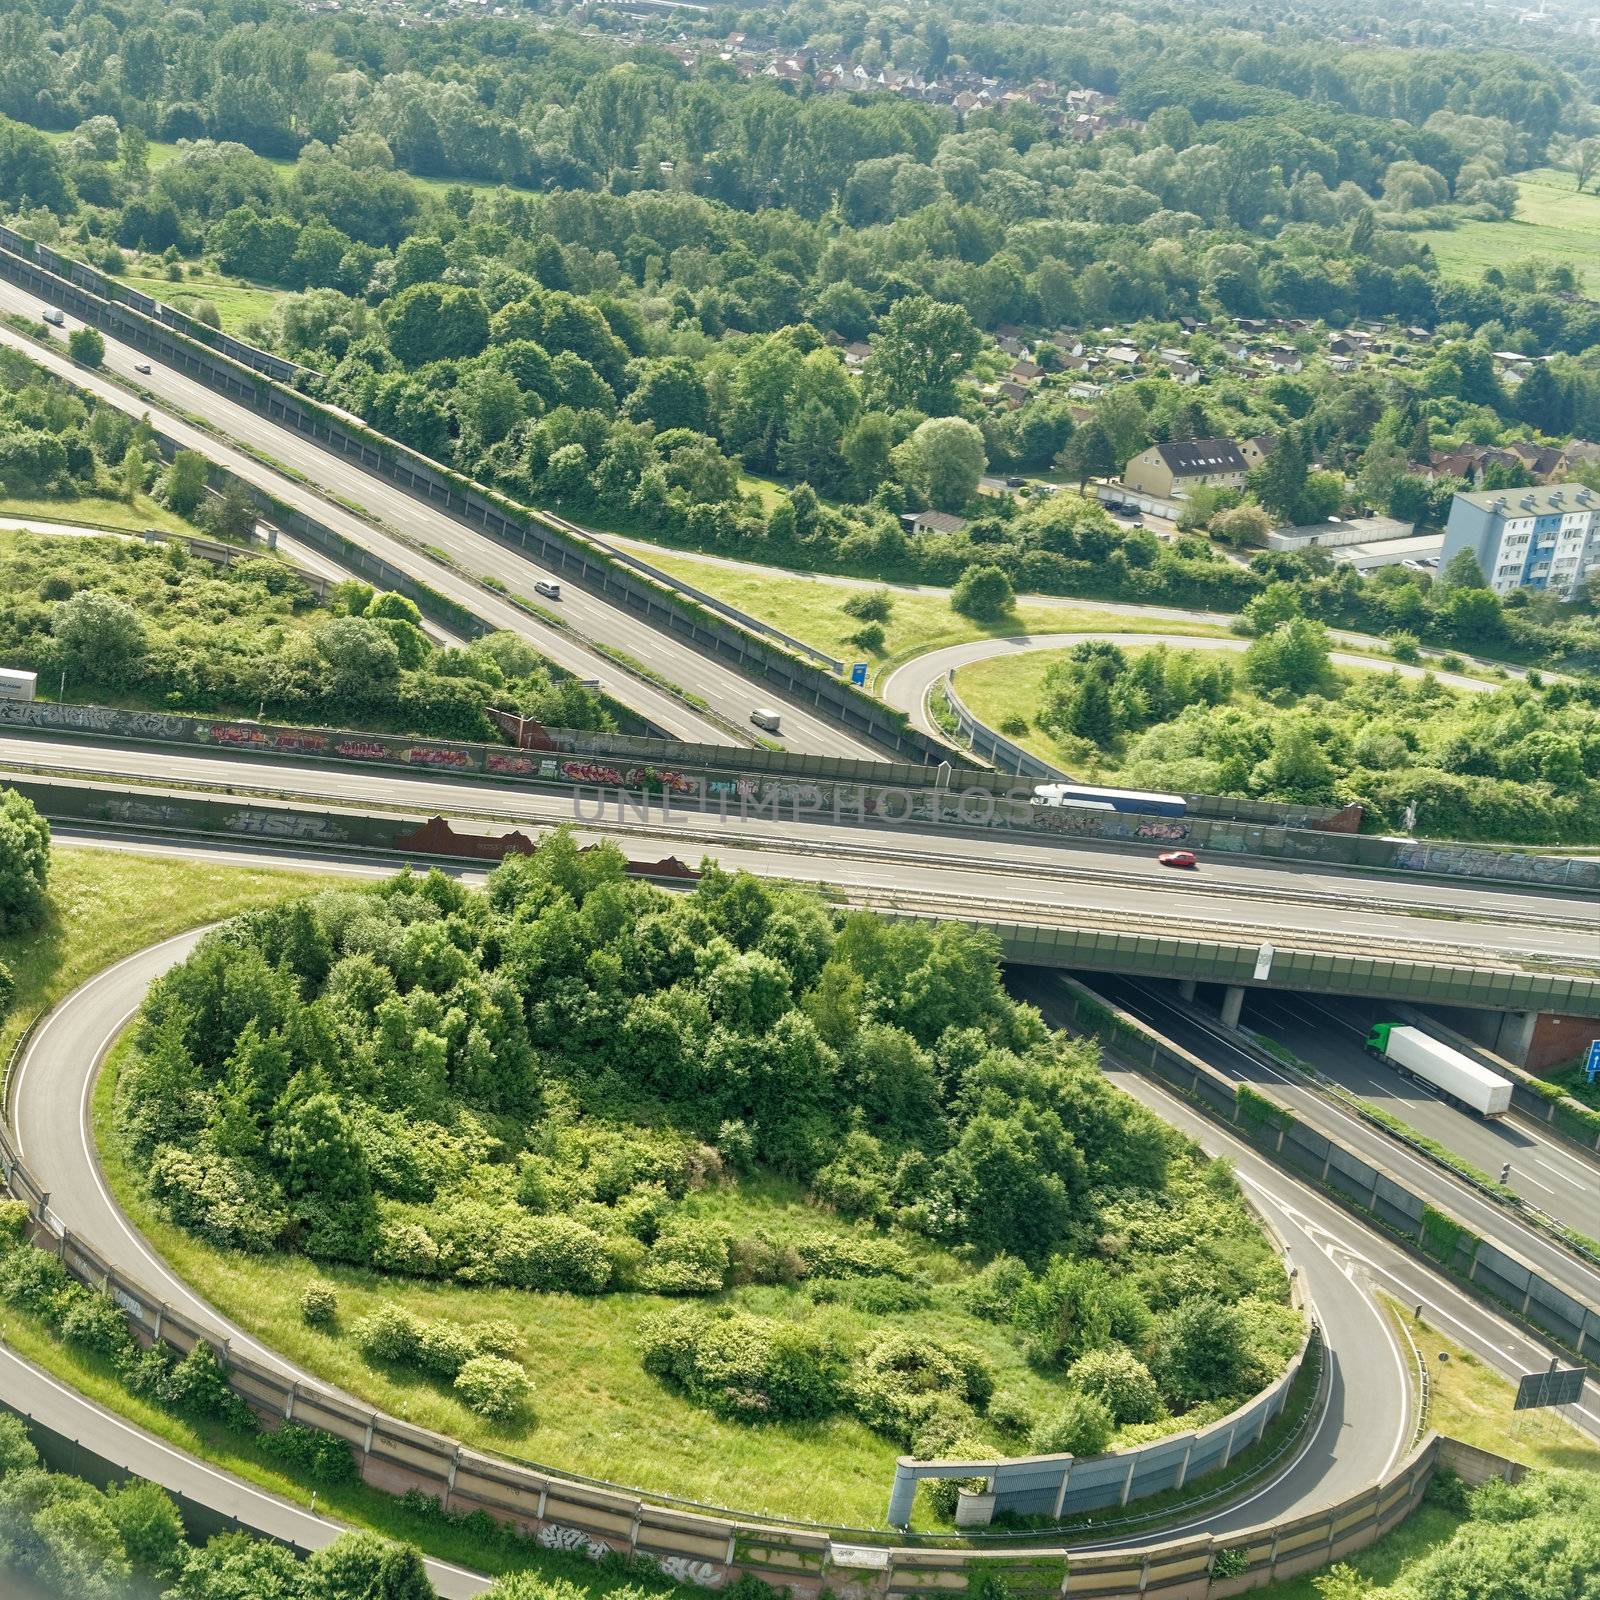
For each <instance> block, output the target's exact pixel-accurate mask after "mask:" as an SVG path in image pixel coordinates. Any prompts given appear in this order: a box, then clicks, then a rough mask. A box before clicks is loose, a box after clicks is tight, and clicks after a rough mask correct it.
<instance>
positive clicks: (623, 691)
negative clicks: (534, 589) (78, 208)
mask: <svg viewBox="0 0 1600 1600" xmlns="http://www.w3.org/2000/svg"><path fill="white" fill-rule="evenodd" d="M10 288H11V286H10V285H8V284H5V283H0V308H5V307H6V306H7V299H6V295H7V292H8V291H9V290H10ZM16 292H17V293H19V294H20V291H16ZM22 298H23V299H24V300H26V299H27V297H26V296H23V297H22ZM29 310H30V313H31V314H37V313H36V312H33V310H32V303H31V302H30V304H29ZM0 343H3V344H7V345H11V346H12V347H14V348H15V349H18V350H21V351H23V352H24V353H25V354H26V355H28V356H29V357H30V358H31V359H32V360H34V361H36V362H38V363H39V364H40V365H41V366H44V367H47V368H48V369H49V370H50V371H52V372H54V373H56V374H57V375H58V376H60V377H62V378H64V379H65V380H66V381H67V382H69V383H72V384H74V385H76V386H77V387H78V388H80V389H86V390H88V391H89V392H90V393H91V394H93V395H95V396H96V397H97V398H99V399H102V400H104V401H106V402H107V403H108V404H110V405H113V406H116V407H117V408H118V409H120V410H123V411H128V412H130V413H132V414H134V415H142V416H148V417H149V418H150V419H151V421H152V422H153V423H155V424H156V425H158V426H159V427H160V428H161V431H162V432H163V433H165V434H167V435H168V436H169V437H171V438H172V439H174V440H176V441H177V442H178V443H179V444H180V445H182V446H183V447H184V448H185V449H189V450H198V451H201V452H202V453H203V454H204V455H205V456H206V457H207V459H208V460H211V461H214V462H216V463H217V464H218V465H219V466H223V467H226V468H227V469H228V470H229V471H230V472H233V473H236V474H237V475H238V476H239V477H241V478H243V479H245V480H246V481H247V482H250V483H253V484H256V485H257V486H259V487H260V488H262V489H264V490H266V491H267V493H269V494H271V495H273V496H274V497H275V498H276V499H278V500H280V501H282V502H283V503H284V504H285V505H289V506H292V507H294V508H295V509H296V510H297V511H301V512H304V513H305V514H306V515H307V516H309V517H313V518H315V519H316V520H317V521H318V522H321V523H323V524H324V525H325V526H327V527H330V528H332V529H333V530H334V531H335V532H337V533H340V534H342V535H343V536H344V537H346V538H348V539H349V540H351V541H352V542H353V543H355V544H358V545H360V546H362V547H363V548H364V549H367V550H369V551H371V552H372V553H373V554H374V555H378V556H381V557H382V558H383V559H384V560H385V561H387V562H389V564H390V565H391V566H394V567H398V568H399V569H400V570H401V571H403V572H405V573H407V574H408V575H410V576H411V577H414V578H417V579H419V580H420V581H422V582H423V583H426V584H428V585H429V586H430V587H431V588H433V589H436V590H437V591H438V592H439V593H440V594H443V595H445V596H447V597H448V598H449V599H452V600H454V601H456V602H457V603H458V604H460V605H463V606H465V607H466V608H467V609H468V610H469V611H472V612H473V613H475V614H476V615H477V616H480V617H482V618H484V619H485V620H486V621H488V622H491V623H493V624H494V626H495V627H497V628H504V629H506V630H508V631H509V632H512V633H516V634H519V635H520V636H521V637H523V638H525V639H527V640H528V642H529V643H530V644H531V645H533V646H534V647H535V648H536V649H537V650H538V651H539V652H540V653H541V654H542V655H544V656H546V657H547V658H548V659H549V660H551V661H554V662H556V663H557V664H558V665H560V666H562V667H564V668H566V669H567V670H568V671H569V672H573V673H575V674H577V675H578V676H579V677H582V678H598V679H600V680H601V682H602V684H603V685H604V686H605V687H606V689H607V690H608V692H612V693H615V695H616V697H617V698H618V699H619V700H622V701H624V702H625V703H626V704H628V705H630V706H632V707H633V708H634V709H635V710H636V711H638V712H639V713H640V714H641V715H643V716H645V717H647V718H649V720H650V721H651V722H653V723H654V724H655V725H656V726H657V727H659V728H661V729H663V730H664V731H665V732H667V733H669V734H671V735H672V736H673V737H674V738H679V739H689V740H695V741H699V740H708V741H710V742H712V743H720V742H722V741H724V740H726V738H727V735H726V733H724V732H723V730H722V729H721V727H720V726H718V725H717V724H716V723H713V722H708V721H707V720H706V719H705V718H704V717H702V716H700V715H699V714H698V713H697V712H695V711H693V710H692V709H691V708H690V707H688V706H686V705H684V703H683V702H682V701H681V700H678V699H676V698H675V697H674V696H672V695H669V694H666V693H664V692H662V691H661V690H659V689H656V688H654V687H653V686H652V685H650V684H647V683H643V682H640V681H639V680H637V679H634V678H630V677H629V676H628V675H627V674H626V673H624V672H622V671H621V669H620V668H618V667H617V666H615V665H614V664H613V663H612V662H610V661H607V660H606V658H605V657H604V656H601V655H598V654H596V653H595V652H594V651H592V650H588V649H585V648H584V647H583V646H582V645H581V644H578V643H577V642H576V641H575V640H573V639H571V638H570V637H568V636H567V635H566V634H564V633H562V632H561V631H560V630H559V629H555V628H551V627H550V626H549V625H548V624H546V623H543V622H540V621H539V620H538V619H537V618H534V617H530V616H529V615H528V614H527V613H526V612H523V611H519V610H518V609H517V607H515V606H514V605H512V604H511V603H510V602H509V601H507V600H503V599H501V598H500V597H499V596H497V595H495V594H493V593H491V592H490V591H488V590H485V589H482V588H480V587H479V586H478V585H477V584H475V583H472V582H470V581H469V580H468V579H467V578H465V577H463V576H462V575H461V574H460V573H458V572H455V571H452V570H451V569H450V568H449V567H447V566H444V565H442V564H441V563H440V562H437V561H435V560H433V559H432V558H431V557H429V556H426V555H423V554H421V553H420V552H418V551H416V550H413V549H412V548H411V547H410V546H408V545H406V544H404V543H402V542H401V541H400V540H398V539H395V538H393V537H392V536H391V535H389V534H386V533H384V532H382V531H380V530H378V529H376V528H374V527H373V526H372V525H371V524H370V523H368V522H366V521H364V520H363V519H362V518H361V517H358V516H356V515H355V514H354V513H353V512H350V511H347V510H345V509H344V507H343V506H339V505H335V504H334V503H333V502H332V501H331V500H325V499H323V497H322V496H321V495H320V494H317V493H315V492H313V490H311V489H309V488H307V487H305V486H304V485H302V484H299V483H296V482H295V481H294V480H293V479H290V478H286V477H283V476H281V475H280V474H278V473H276V472H274V471H272V470H271V469H270V468H268V467H264V466H262V464H261V463H260V462H258V461H256V460H255V459H254V457H252V456H249V455H246V454H245V453H244V452H243V451H241V450H234V449H230V448H229V447H228V446H227V445H226V444H223V443H222V442H221V441H220V440H218V439H217V438H216V437H215V436H214V435H212V434H210V433H207V432H206V431H205V430H204V429H201V428H197V427H194V426H193V425H192V424H190V423H188V422H185V421H183V420H182V418H181V417H179V416H177V415H174V414H172V413H168V412H162V411H160V410H158V409H156V408H153V407H148V406H145V405H142V404H141V403H140V402H139V401H138V400H137V399H136V398H134V397H133V396H131V395H130V394H129V393H128V392H127V390H125V389H123V388H121V387H120V386H119V385H118V384H115V383H112V382H111V381H109V380H108V379H106V378H103V377H99V376H97V375H96V374H95V373H92V372H90V371H88V370H87V369H86V368H83V367H79V366H77V365H75V364H74V363H72V362H71V361H68V360H67V359H66V357H65V356H62V355H59V354H57V353H56V352H54V351H51V350H43V349H40V348H39V346H37V345H36V344H34V343H33V341H32V340H30V339H25V338H23V336H22V335H21V334H19V333H15V332H13V331H12V330H11V329H10V328H6V327H0ZM135 359H139V358H137V357H136V356H135V355H134V353H133V352H131V351H130V350H129V349H128V348H127V347H126V346H123V345H117V344H114V343H112V342H111V341H110V340H108V341H107V342H106V365H107V367H109V368H110V369H111V370H112V371H114V372H118V373H120V374H121V375H123V376H124V377H127V378H129V379H130V380H131V381H133V382H135V383H138V384H141V385H142V384H145V383H146V382H150V381H154V379H155V377H156V376H158V375H160V374H162V373H164V372H165V369H164V368H160V367H156V366H155V365H154V363H152V374H151V378H150V379H148V380H147V379H146V378H144V377H140V376H137V375H135V374H134V373H133V363H134V361H135ZM173 381H174V384H176V383H177V382H183V383H185V384H188V387H189V388H190V389H191V390H193V391H194V392H193V393H191V394H186V395H185V396H184V397H183V398H182V402H181V403H182V405H183V407H184V408H185V409H186V410H191V411H196V412H198V413H202V414H204V415H207V416H213V417H214V416H215V410H214V408H215V407H220V406H223V405H226V404H227V402H225V401H223V400H222V399H221V398H220V397H219V396H217V395H215V394H213V393H212V391H211V390H209V389H207V388H205V387H204V386H203V385H200V384H193V383H189V381H188V380H187V379H184V380H179V379H176V377H174V380H173ZM235 409H239V408H235ZM241 414H242V415H243V416H245V417H248V418H250V419H251V420H252V421H253V423H254V424H255V428H256V429H258V430H266V432H267V434H269V435H270V434H281V435H282V437H283V439H284V441H285V442H286V443H293V442H294V441H295V440H296V439H297V437H298V436H297V435H295V434H291V433H288V432H287V431H286V430H283V429H279V428H277V427H275V426H274V425H273V424H271V423H268V422H266V421H265V420H264V419H262V418H259V417H256V416H255V414H254V413H253V412H247V411H246V412H242V413H241ZM270 442H271V440H270V439H269V440H268V443H270ZM262 448H266V445H263V446H262ZM279 459H287V457H286V456H281V455H280V457H279ZM352 470H353V469H352ZM413 504H415V502H413ZM433 542H435V543H437V542H438V541H433ZM279 543H280V546H281V547H283V548H284V550H285V553H286V554H287V553H289V549H290V545H291V541H288V540H283V539H280V541H279ZM303 548H304V547H303V546H295V550H296V559H298V551H299V550H300V549H303ZM324 559H325V558H324ZM508 559H511V558H509V557H508ZM339 576H340V577H343V576H345V574H343V573H342V572H341V573H340V574H339ZM518 581H519V582H520V583H522V584H523V585H524V586H525V587H531V580H530V579H528V578H526V577H525V576H523V575H522V574H519V575H518Z"/></svg>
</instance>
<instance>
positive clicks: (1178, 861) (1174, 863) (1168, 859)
mask: <svg viewBox="0 0 1600 1600" xmlns="http://www.w3.org/2000/svg"><path fill="white" fill-rule="evenodd" d="M1156 860H1157V861H1159V862H1160V863H1161V865H1162V866H1164V867H1198V866H1199V865H1200V863H1199V862H1198V861H1197V860H1196V859H1195V853H1194V851H1193V850H1163V851H1162V852H1161V854H1160V855H1158V856H1157V857H1156Z"/></svg>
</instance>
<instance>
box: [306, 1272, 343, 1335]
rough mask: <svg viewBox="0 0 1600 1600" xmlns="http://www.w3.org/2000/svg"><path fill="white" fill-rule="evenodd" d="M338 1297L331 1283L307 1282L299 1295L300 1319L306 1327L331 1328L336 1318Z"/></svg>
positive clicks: (337, 1314)
mask: <svg viewBox="0 0 1600 1600" xmlns="http://www.w3.org/2000/svg"><path fill="white" fill-rule="evenodd" d="M338 1316H339V1297H338V1295H337V1294H335V1293H334V1291H333V1287H332V1285H331V1284H326V1283H308V1284H307V1285H306V1287H305V1292H304V1293H303V1294H302V1295H301V1296H300V1320H301V1321H302V1322H303V1323H305V1325H306V1326H307V1327H308V1328H324V1329H326V1328H331V1327H332V1326H333V1325H334V1323H335V1322H336V1321H337V1320H338Z"/></svg>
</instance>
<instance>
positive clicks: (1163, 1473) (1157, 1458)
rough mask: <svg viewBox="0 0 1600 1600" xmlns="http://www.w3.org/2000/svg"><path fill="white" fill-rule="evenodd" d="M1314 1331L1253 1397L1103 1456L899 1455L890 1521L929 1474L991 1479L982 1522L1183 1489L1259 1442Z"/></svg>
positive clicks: (897, 1519)
mask: <svg viewBox="0 0 1600 1600" xmlns="http://www.w3.org/2000/svg"><path fill="white" fill-rule="evenodd" d="M1290 1286H1291V1292H1293V1293H1294V1294H1295V1297H1296V1303H1297V1304H1298V1303H1299V1300H1300V1296H1299V1288H1300V1280H1299V1278H1298V1276H1296V1277H1294V1278H1291V1279H1290ZM1314 1336H1315V1335H1314V1333H1308V1334H1307V1336H1306V1338H1305V1340H1304V1341H1303V1342H1302V1343H1301V1346H1300V1348H1299V1349H1298V1350H1297V1351H1296V1352H1295V1354H1294V1357H1293V1359H1292V1360H1291V1361H1290V1362H1289V1365H1288V1366H1287V1367H1286V1368H1285V1369H1284V1371H1283V1373H1282V1374H1281V1375H1280V1376H1279V1377H1278V1378H1277V1380H1276V1381H1275V1382H1273V1383H1271V1384H1269V1385H1268V1386H1267V1387H1266V1388H1265V1389H1263V1390H1262V1391H1261V1393H1260V1394H1258V1395H1256V1396H1255V1398H1254V1399H1252V1400H1249V1401H1246V1403H1245V1404H1244V1405H1242V1406H1240V1407H1239V1408H1238V1410H1237V1411H1234V1412H1231V1413H1230V1414H1229V1415H1228V1416H1226V1417H1221V1418H1219V1419H1218V1420H1217V1421H1216V1422H1213V1423H1211V1424H1210V1425H1209V1426H1208V1427H1204V1428H1200V1429H1198V1430H1196V1431H1193V1432H1190V1433H1175V1434H1172V1435H1170V1436H1168V1437H1167V1438H1164V1439H1152V1440H1151V1441H1150V1443H1148V1444H1143V1445H1138V1446H1135V1447H1134V1448H1132V1449H1128V1450H1113V1451H1111V1452H1109V1453H1107V1454H1105V1455H1098V1456H1081V1457H1080V1456H1070V1455H1050V1456H1014V1457H1009V1458H1005V1459H990V1460H984V1461H918V1460H916V1459H915V1458H914V1457H911V1456H901V1457H900V1459H899V1461H898V1462H897V1463H896V1465H895V1471H894V1488H893V1490H892V1491H891V1493H890V1496H889V1512H888V1518H887V1520H888V1522H889V1524H890V1526H891V1527H896V1528H904V1527H906V1526H907V1525H908V1524H909V1523H910V1521H911V1508H912V1502H913V1497H914V1496H915V1494H916V1489H917V1485H918V1484H919V1483H921V1482H923V1481H925V1480H927V1479H930V1478H962V1479H965V1478H985V1479H987V1480H988V1488H987V1490H985V1491H984V1492H983V1494H982V1496H981V1499H982V1501H983V1503H984V1505H983V1509H984V1512H985V1515H984V1516H983V1517H982V1518H981V1520H982V1521H984V1522H987V1521H988V1520H989V1518H990V1517H995V1516H1000V1515H1002V1514H1004V1513H1007V1512H1009V1513H1011V1514H1012V1515H1015V1516H1019V1517H1049V1518H1052V1519H1054V1520H1057V1521H1059V1520H1060V1519H1061V1518H1062V1517H1072V1516H1076V1515H1078V1514H1079V1513H1080V1512H1084V1511H1099V1510H1102V1509H1104V1508H1106V1507H1108V1506H1125V1505H1127V1504H1128V1502H1129V1501H1130V1500H1142V1499H1144V1498H1146V1497H1147V1496H1149V1495H1154V1494H1163V1493H1166V1492H1167V1491H1169V1490H1176V1489H1181V1488H1183V1487H1184V1485H1185V1484H1187V1483H1189V1482H1191V1481H1193V1480H1194V1479H1195V1478H1198V1477H1201V1476H1203V1475H1204V1474H1205V1473H1208V1472H1220V1471H1221V1470H1222V1468H1224V1467H1225V1466H1227V1465H1228V1463H1229V1462H1230V1461H1233V1460H1234V1459H1235V1458H1236V1457H1238V1456H1240V1455H1242V1454H1243V1453H1244V1452H1245V1451H1246V1450H1250V1449H1253V1448H1254V1447H1255V1446H1256V1445H1258V1444H1260V1442H1261V1440H1262V1437H1263V1436H1264V1435H1265V1433H1266V1431H1267V1428H1268V1426H1269V1425H1270V1424H1271V1423H1272V1421H1273V1420H1274V1419H1275V1418H1276V1417H1278V1416H1279V1415H1280V1414H1281V1413H1282V1411H1283V1408H1284V1406H1285V1405H1286V1404H1287V1403H1288V1399H1289V1391H1290V1390H1291V1389H1292V1388H1293V1387H1294V1384H1295V1380H1296V1379H1297V1378H1298V1377H1299V1376H1300V1369H1301V1367H1302V1366H1303V1365H1304V1362H1305V1359H1306V1354H1307V1352H1308V1350H1309V1349H1310V1348H1311V1340H1312V1338H1313V1337H1314ZM957 1520H958V1521H960V1519H959V1518H958V1519H957ZM977 1520H979V1519H977V1518H975V1519H974V1522H976V1521H977Z"/></svg>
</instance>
